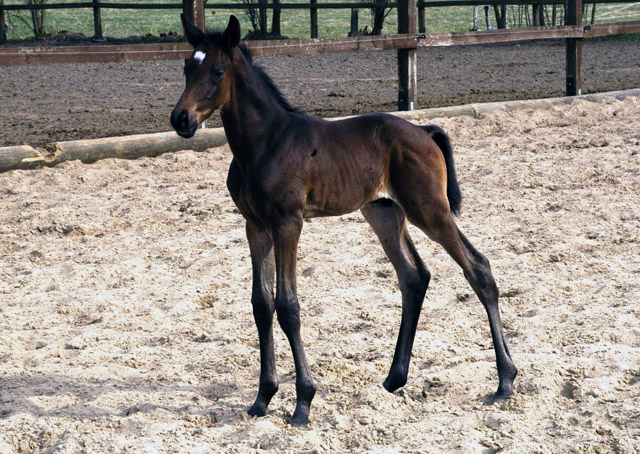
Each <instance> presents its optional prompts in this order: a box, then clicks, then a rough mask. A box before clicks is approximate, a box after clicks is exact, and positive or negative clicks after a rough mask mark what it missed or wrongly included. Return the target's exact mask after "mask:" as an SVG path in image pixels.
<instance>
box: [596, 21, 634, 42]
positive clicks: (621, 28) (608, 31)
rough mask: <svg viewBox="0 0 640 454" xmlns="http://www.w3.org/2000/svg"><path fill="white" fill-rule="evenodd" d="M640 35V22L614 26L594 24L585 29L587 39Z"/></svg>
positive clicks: (620, 23) (615, 24)
mask: <svg viewBox="0 0 640 454" xmlns="http://www.w3.org/2000/svg"><path fill="white" fill-rule="evenodd" d="M626 33H640V21H629V22H618V23H613V24H594V25H590V26H587V27H585V31H584V37H585V38H597V37H600V36H609V35H624V34H626Z"/></svg>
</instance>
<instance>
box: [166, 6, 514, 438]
mask: <svg viewBox="0 0 640 454" xmlns="http://www.w3.org/2000/svg"><path fill="white" fill-rule="evenodd" d="M182 24H183V26H184V31H185V36H186V37H187V40H188V41H189V43H190V44H191V45H192V46H193V47H194V51H193V53H192V55H191V57H190V58H189V59H188V60H187V62H186V64H185V69H184V72H185V76H186V88H185V90H184V93H183V94H182V97H181V98H180V100H179V101H178V104H177V105H176V107H175V109H174V110H173V112H172V113H171V124H172V126H173V128H174V129H175V130H176V132H177V133H178V134H179V135H181V136H183V137H187V138H189V137H192V136H193V135H194V134H195V132H196V129H197V127H198V125H199V124H200V123H202V122H203V121H204V120H205V119H207V118H208V117H209V116H210V115H211V114H212V113H213V112H214V111H215V110H217V109H220V112H221V116H222V122H223V124H224V129H225V133H226V136H227V139H228V142H229V147H230V148H231V151H232V153H233V161H232V162H231V167H230V169H229V175H228V178H227V186H228V188H229V191H230V193H231V197H232V198H233V201H234V202H235V204H236V205H237V207H238V209H239V210H240V212H241V213H242V215H243V216H244V217H245V218H246V221H247V223H246V231H247V239H248V241H249V248H250V251H251V263H252V266H253V289H252V296H251V303H252V305H253V314H254V318H255V322H256V325H257V327H258V333H259V336H260V361H261V367H260V385H259V389H258V396H257V398H256V401H255V403H254V404H253V405H252V406H251V408H250V409H249V414H250V415H254V416H263V415H264V414H265V411H266V408H267V405H268V404H269V402H270V400H271V398H272V397H273V395H274V394H275V393H276V391H277V390H278V379H277V377H276V368H275V358H274V350H273V332H272V325H273V313H274V310H275V312H276V313H277V317H278V321H279V322H280V325H281V327H282V329H283V331H284V332H285V334H286V336H287V338H288V340H289V343H290V345H291V350H292V352H293V358H294V362H295V369H296V392H297V403H296V409H295V412H294V414H293V418H292V424H295V425H304V424H307V423H308V421H309V407H310V405H311V400H312V399H313V396H314V394H315V392H316V387H315V385H314V383H313V380H312V379H311V374H310V373H309V366H308V365H307V359H306V357H305V353H304V349H303V346H302V339H301V337H300V306H299V304H298V299H297V295H296V254H297V249H298V239H299V237H300V232H301V230H302V224H303V219H304V218H307V217H314V216H338V215H342V214H345V213H350V212H352V211H355V210H361V211H362V214H363V215H364V217H365V218H366V220H367V221H368V222H369V224H371V227H372V228H373V230H374V232H375V233H376V235H377V236H378V238H379V239H380V242H381V243H382V247H383V248H384V251H385V253H386V254H387V256H388V258H389V260H390V261H391V263H392V264H393V266H394V268H395V270H396V273H397V275H398V280H399V283H400V290H401V293H402V321H401V324H400V333H399V336H398V342H397V345H396V350H395V353H394V357H393V362H392V364H391V370H390V372H389V375H388V376H387V378H386V380H385V381H384V383H383V386H384V387H385V389H387V390H388V391H389V392H393V391H395V390H396V389H398V388H400V387H401V386H403V385H404V384H405V383H406V381H407V372H408V369H409V360H410V357H411V348H412V346H413V340H414V337H415V333H416V326H417V324H418V317H419V315H420V310H421V308H422V303H423V300H424V296H425V293H426V290H427V286H428V285H429V279H430V274H429V271H428V270H427V268H426V267H425V265H424V264H423V262H422V260H421V259H420V257H419V256H418V253H417V252H416V249H415V247H414V245H413V243H412V241H411V238H410V237H409V233H408V232H407V224H406V220H405V219H408V220H409V222H411V223H412V224H414V225H416V226H417V227H419V228H420V229H421V230H422V231H424V232H425V233H426V234H427V235H428V236H429V238H431V239H432V240H434V241H436V242H438V243H439V244H441V245H442V246H443V247H444V248H445V250H446V251H447V252H448V253H449V255H451V257H452V258H453V259H454V260H455V261H456V262H457V263H458V265H460V267H461V268H462V270H463V272H464V276H465V278H466V279H467V280H468V281H469V283H470V284H471V287H472V288H473V290H474V291H475V293H476V294H477V295H478V298H479V299H480V301H481V302H482V304H483V305H484V307H485V309H486V311H487V315H488V317H489V325H490V327H491V336H492V338H493V345H494V348H495V353H496V363H497V368H498V377H499V386H498V390H497V392H496V394H495V399H497V400H501V399H506V398H508V397H509V396H510V395H511V393H512V383H513V380H514V378H515V376H516V374H517V369H516V367H515V365H514V364H513V361H512V360H511V356H510V354H509V350H508V348H507V344H506V341H505V337H504V333H503V331H502V323H501V321H500V313H499V310H498V288H497V287H496V284H495V281H494V279H493V276H492V275H491V270H490V268H489V262H488V261H487V259H486V258H485V257H484V256H482V255H481V254H480V253H479V252H478V251H477V250H476V249H475V248H474V247H473V246H472V245H471V243H470V242H469V240H467V238H466V237H465V236H464V235H463V234H462V233H461V232H460V231H459V230H458V228H457V227H456V224H455V222H454V218H453V214H457V212H458V211H459V208H460V201H461V196H460V190H459V188H458V183H457V181H456V175H455V171H454V166H453V153H452V151H451V146H450V143H449V139H448V137H447V135H446V134H445V133H444V131H442V129H440V128H438V127H437V126H423V127H419V126H415V125H413V124H411V123H409V122H407V121H405V120H402V119H400V118H397V117H394V116H391V115H386V114H368V115H361V116H359V117H355V118H352V119H348V120H341V121H335V122H329V121H325V120H322V119H319V118H315V117H312V116H309V115H305V114H304V113H302V112H301V111H299V110H298V109H296V108H294V107H292V106H291V105H290V104H289V103H288V102H287V101H286V100H285V99H284V97H283V96H282V94H281V93H280V92H279V91H278V89H277V88H276V86H275V85H274V83H273V81H272V80H271V79H270V78H269V77H268V76H267V75H266V74H265V73H264V72H263V71H262V69H260V68H259V67H257V66H255V65H254V64H253V63H252V61H251V55H250V53H249V51H248V50H247V48H246V47H245V46H244V45H242V44H240V24H239V22H238V20H237V19H236V18H235V17H234V16H231V17H230V19H229V24H228V26H227V28H226V30H225V31H224V32H223V33H207V34H205V33H203V32H202V31H200V30H199V29H198V28H197V27H195V26H194V25H192V24H190V23H189V22H188V21H186V20H185V18H184V16H182ZM274 282H275V298H274V294H273V287H274Z"/></svg>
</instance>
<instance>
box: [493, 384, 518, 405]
mask: <svg viewBox="0 0 640 454" xmlns="http://www.w3.org/2000/svg"><path fill="white" fill-rule="evenodd" d="M512 395H513V387H512V386H511V385H508V386H499V387H498V390H497V391H496V393H495V394H494V395H493V399H491V404H501V403H502V402H504V401H506V400H507V399H509V398H510V397H511V396H512Z"/></svg>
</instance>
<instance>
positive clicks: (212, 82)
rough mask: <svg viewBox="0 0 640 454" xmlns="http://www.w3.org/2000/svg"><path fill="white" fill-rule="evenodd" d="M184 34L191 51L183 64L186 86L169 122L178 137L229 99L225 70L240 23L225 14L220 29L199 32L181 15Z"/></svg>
mask: <svg viewBox="0 0 640 454" xmlns="http://www.w3.org/2000/svg"><path fill="white" fill-rule="evenodd" d="M181 18H182V26H183V27H184V34H185V37H186V38H187V41H188V42H189V44H191V45H192V46H193V53H192V54H191V57H189V59H188V60H187V61H186V63H185V65H184V75H185V78H186V80H187V83H186V87H185V89H184V92H183V93H182V96H181V97H180V100H179V101H178V104H176V107H175V108H174V109H173V112H171V126H173V129H175V130H176V132H177V133H178V134H179V135H181V136H182V137H186V138H189V137H192V136H193V135H194V134H195V133H196V129H197V128H198V125H199V124H200V123H202V122H203V121H204V120H206V119H207V118H209V117H210V116H211V114H212V113H213V112H214V111H215V110H216V109H218V108H221V107H224V106H225V105H226V104H227V103H228V102H229V101H230V90H231V74H229V73H230V71H227V68H228V67H229V66H230V63H231V60H232V58H233V49H234V48H235V47H236V46H237V45H238V43H239V42H240V23H239V22H238V19H236V17H235V16H231V17H230V18H229V24H228V25H227V29H226V30H225V31H224V32H222V33H207V34H205V33H203V32H202V31H201V30H200V29H199V28H197V27H196V26H195V25H193V24H191V23H189V22H188V21H187V20H186V19H185V17H184V14H183V15H182V16H181Z"/></svg>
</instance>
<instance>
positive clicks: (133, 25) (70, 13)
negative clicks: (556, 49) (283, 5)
mask: <svg viewBox="0 0 640 454" xmlns="http://www.w3.org/2000/svg"><path fill="white" fill-rule="evenodd" d="M131 1H133V0H131ZM135 1H136V2H139V3H176V2H177V0H135ZM215 1H216V0H209V2H210V3H214V2H215ZM221 1H225V2H227V1H230V0H221ZM283 1H285V2H298V3H303V2H306V1H308V0H283ZM322 1H323V0H320V2H322ZM324 1H335V0H324ZM24 3H25V1H24V0H5V4H24ZM49 3H71V0H49ZM345 3H346V2H345ZM550 9H551V8H550V7H549V15H551V12H550ZM590 11H591V9H590V7H589V8H588V9H587V11H586V12H585V23H586V21H587V20H589V19H590V17H591V14H590ZM179 12H180V11H179V10H123V9H103V10H102V24H103V33H104V35H105V36H107V37H111V38H126V37H130V36H145V35H153V36H160V35H161V34H167V33H171V32H172V33H176V34H178V35H180V34H182V27H181V25H180V18H179ZM472 13H473V7H471V6H456V7H446V8H428V9H427V13H426V14H427V31H429V32H462V31H468V30H469V29H470V28H471V26H472ZM517 13H518V10H517V8H516V7H510V9H509V13H508V15H509V17H510V18H509V24H510V25H511V24H514V21H513V20H512V19H511V18H512V17H515V15H516V14H517ZM230 14H235V15H236V16H237V17H238V18H239V19H240V20H241V23H242V26H243V30H244V32H247V31H249V30H250V24H249V21H248V18H247V16H246V15H245V14H244V12H243V11H242V10H235V11H233V10H217V11H215V12H214V10H212V9H207V10H206V23H207V28H212V29H223V28H224V27H225V25H226V23H227V20H228V17H229V15H230ZM350 14H351V12H350V10H349V9H343V10H328V9H327V10H325V9H321V10H318V34H319V36H320V37H322V38H325V37H344V36H347V33H348V32H349V24H350ZM521 14H522V12H521ZM19 15H20V17H22V19H23V20H20V19H19V18H18V17H17V16H16V12H11V13H10V15H9V19H10V21H11V23H12V24H13V25H14V26H15V27H16V29H17V31H18V33H20V35H22V36H23V37H25V38H33V33H32V32H31V30H30V29H29V27H28V26H27V24H26V23H30V21H31V16H30V13H29V12H26V11H23V12H20V13H19ZM521 17H523V20H522V23H523V24H524V23H525V20H524V14H522V16H521ZM625 20H640V5H637V4H636V5H631V4H601V5H598V6H597V8H596V23H602V22H616V21H625ZM479 21H480V26H481V27H482V28H484V14H483V10H482V8H480V11H479ZM491 21H492V25H495V17H493V15H492V17H491ZM25 22H26V23H25ZM359 25H360V27H359V28H364V26H365V25H369V29H371V17H370V14H369V11H368V10H366V9H361V10H360V24H359ZM47 29H48V31H49V32H50V33H53V34H55V33H60V32H63V31H67V32H71V33H80V34H83V35H86V36H92V35H93V33H94V30H93V11H92V10H91V9H88V8H85V9H61V10H48V11H47ZM396 29H397V15H396V12H395V10H394V11H392V12H391V14H390V15H389V16H388V17H387V19H386V21H385V27H384V30H383V33H385V34H393V33H395V32H396ZM282 33H283V35H285V36H287V37H289V38H308V37H309V12H308V11H305V10H292V9H285V10H282ZM8 37H9V39H11V40H14V39H16V38H17V37H16V36H15V35H14V34H13V33H12V32H11V31H9V32H8ZM632 39H633V38H632ZM636 39H637V35H636Z"/></svg>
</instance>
